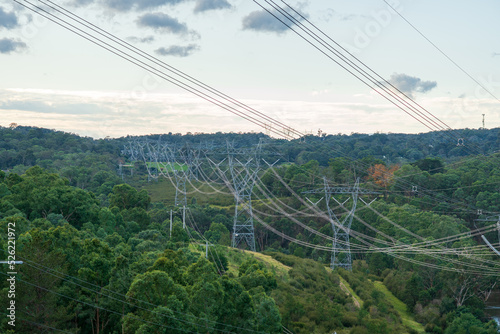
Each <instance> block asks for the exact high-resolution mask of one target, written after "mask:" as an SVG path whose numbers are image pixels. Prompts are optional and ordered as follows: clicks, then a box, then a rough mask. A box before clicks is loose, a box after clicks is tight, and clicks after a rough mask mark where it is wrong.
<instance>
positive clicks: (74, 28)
mask: <svg viewBox="0 0 500 334" xmlns="http://www.w3.org/2000/svg"><path fill="white" fill-rule="evenodd" d="M13 1H14V2H16V3H18V4H20V5H21V6H23V7H25V8H27V9H29V10H31V11H33V12H35V13H37V14H39V15H41V16H43V17H45V18H46V19H48V20H50V21H52V22H53V23H55V24H57V25H59V26H61V27H63V28H64V29H67V30H69V31H71V32H73V33H74V34H76V35H78V36H80V37H82V38H84V39H86V40H88V41H90V42H91V43H94V44H96V45H97V46H99V47H101V48H103V49H105V50H107V51H108V52H111V53H113V54H115V55H117V56H119V57H120V58H122V59H124V60H126V61H128V62H131V63H132V64H134V65H136V66H138V67H140V68H142V69H144V70H146V71H148V72H150V73H152V74H154V75H156V76H158V77H160V78H162V79H164V80H166V81H168V82H170V83H172V84H174V85H175V86H177V87H179V88H182V89H184V90H186V91H188V92H190V93H192V94H194V95H196V96H198V97H200V98H202V99H203V100H205V101H208V102H210V103H212V104H215V105H216V106H218V107H220V108H222V109H225V110H227V111H229V112H230V113H232V114H234V115H237V116H239V117H241V118H243V119H245V120H247V121H249V122H251V123H253V124H255V125H257V126H259V127H261V128H264V129H266V130H268V131H270V132H272V133H273V134H275V135H277V136H279V137H283V138H286V139H293V138H298V137H302V136H303V134H302V133H301V132H300V131H297V130H295V129H294V128H292V127H290V126H288V125H286V124H284V123H282V122H280V121H278V120H275V119H273V118H271V117H269V116H267V115H265V114H264V113H262V112H260V111H258V110H256V109H254V108H251V107H249V106H247V105H246V104H244V103H242V102H239V101H238V100H236V99H233V98H231V97H229V96H228V95H226V94H223V93H222V92H220V91H218V90H216V89H215V88H213V87H211V86H209V85H207V84H204V83H203V82H201V81H199V80H197V79H194V78H193V77H191V76H189V75H187V74H185V73H184V72H182V71H180V70H178V69H176V68H175V67H173V66H170V65H168V64H166V63H165V62H163V61H161V60H159V59H157V58H156V57H154V56H152V55H150V54H148V53H146V52H144V51H142V50H140V49H138V48H136V47H134V46H132V45H131V44H129V43H127V42H125V41H124V40H122V39H120V38H118V37H116V36H114V35H113V34H111V33H109V32H107V31H106V30H104V29H101V28H99V27H97V26H96V25H93V24H90V23H89V22H88V21H86V20H84V19H82V18H80V17H79V16H77V15H76V14H73V13H72V12H71V11H69V10H66V9H64V8H63V7H62V6H59V5H57V4H55V3H53V2H51V1H43V0H39V2H40V3H42V4H44V5H45V6H47V7H48V9H50V10H46V9H44V8H42V7H40V6H37V5H36V4H34V3H32V2H30V1H27V0H25V1H23V2H21V1H19V0H13ZM27 4H28V5H30V6H28V5H27ZM54 13H59V14H61V15H62V16H63V17H65V18H67V19H68V20H70V21H71V22H73V23H71V22H70V21H68V20H65V19H63V18H60V17H58V16H57V15H55V14H54ZM68 13H70V14H71V15H70V14H68ZM95 33H97V34H98V35H100V37H97V36H96V35H95ZM158 67H159V68H160V69H158ZM167 72H168V73H167Z"/></svg>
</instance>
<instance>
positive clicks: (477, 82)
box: [382, 0, 500, 124]
mask: <svg viewBox="0 0 500 334" xmlns="http://www.w3.org/2000/svg"><path fill="white" fill-rule="evenodd" d="M382 1H383V2H385V3H386V4H387V6H389V8H391V9H392V10H393V11H394V12H395V13H396V14H397V15H398V16H399V17H401V18H402V19H403V20H404V21H405V22H406V23H408V24H409V25H410V27H412V28H413V30H415V31H416V32H417V33H418V34H419V35H420V36H422V37H423V38H424V39H425V40H426V41H427V42H429V43H430V44H431V45H432V46H433V47H434V48H435V49H436V50H438V51H439V53H441V54H442V55H443V56H445V57H446V59H448V60H449V61H450V62H451V63H452V64H453V65H455V67H457V68H458V69H459V70H460V71H462V72H463V73H464V74H465V75H466V76H468V77H469V78H470V79H472V81H474V82H475V83H476V84H478V85H479V87H481V88H482V89H484V91H485V92H487V93H488V94H489V95H491V97H493V98H494V99H495V100H497V101H498V102H500V99H499V98H498V97H496V96H495V94H493V93H492V92H491V91H490V90H489V89H487V88H486V87H484V85H483V84H481V83H480V82H479V81H478V80H477V79H476V78H474V77H473V76H472V75H471V74H469V72H467V71H466V70H465V69H464V68H463V67H462V66H460V65H459V64H458V63H457V62H456V61H454V60H453V59H451V57H450V56H448V55H447V54H446V53H445V52H444V51H443V50H441V49H440V48H439V47H438V46H437V45H436V44H434V43H433V42H432V41H431V40H430V39H429V38H427V36H425V35H424V34H423V33H422V32H421V31H420V30H419V29H418V28H417V27H415V26H414V25H413V24H412V23H411V22H410V21H409V20H408V19H407V18H406V17H404V16H403V14H401V13H400V12H399V11H398V10H397V9H396V8H394V6H392V5H391V4H390V3H389V2H387V0H382ZM483 124H484V119H483Z"/></svg>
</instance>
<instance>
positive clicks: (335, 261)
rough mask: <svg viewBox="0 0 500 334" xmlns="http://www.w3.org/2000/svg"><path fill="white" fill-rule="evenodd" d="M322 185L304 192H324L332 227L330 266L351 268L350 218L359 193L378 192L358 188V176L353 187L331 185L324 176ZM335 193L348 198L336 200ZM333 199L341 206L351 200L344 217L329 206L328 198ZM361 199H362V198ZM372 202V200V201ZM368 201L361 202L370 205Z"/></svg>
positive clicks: (333, 267) (354, 209)
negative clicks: (320, 187)
mask: <svg viewBox="0 0 500 334" xmlns="http://www.w3.org/2000/svg"><path fill="white" fill-rule="evenodd" d="M323 183H324V187H323V189H316V190H309V191H305V192H304V193H309V194H313V193H324V198H325V202H326V208H327V211H328V217H329V218H330V223H331V224H332V229H333V246H332V257H331V261H330V267H331V268H332V269H335V268H343V269H345V270H349V271H350V270H352V257H351V245H350V241H349V234H350V232H351V224H352V219H353V218H354V214H355V212H356V206H357V203H358V198H359V195H360V194H379V193H378V192H375V191H371V190H366V189H360V188H359V178H357V179H356V183H355V184H354V186H353V187H331V186H330V185H329V184H328V182H327V181H326V178H323ZM335 194H347V195H349V198H348V199H346V200H345V201H344V202H343V203H341V202H340V201H338V200H337V199H336V198H335V197H334V196H333V195H335ZM331 199H333V200H334V201H335V202H337V204H338V205H339V206H341V207H343V208H344V209H345V207H344V204H346V203H347V201H349V200H352V204H351V209H350V210H349V211H348V213H347V215H346V216H344V219H342V220H340V218H339V217H338V216H337V215H336V214H335V212H334V210H333V209H332V208H331V206H330V200H331ZM362 201H363V200H362ZM372 202H373V201H372ZM372 202H370V203H365V202H364V201H363V203H365V204H367V205H370V204H371V203H372Z"/></svg>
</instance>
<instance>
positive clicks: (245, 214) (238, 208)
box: [227, 141, 262, 252]
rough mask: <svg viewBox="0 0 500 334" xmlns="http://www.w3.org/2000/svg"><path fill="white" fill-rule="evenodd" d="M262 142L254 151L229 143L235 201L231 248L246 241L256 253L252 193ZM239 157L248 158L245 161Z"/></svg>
mask: <svg viewBox="0 0 500 334" xmlns="http://www.w3.org/2000/svg"><path fill="white" fill-rule="evenodd" d="M261 148H262V141H261V142H259V144H258V145H257V147H256V148H255V149H253V150H250V151H249V150H241V149H240V150H238V149H236V148H235V146H234V142H227V155H228V164H229V172H230V175H231V179H232V188H233V194H234V199H235V206H234V221H233V236H232V239H231V246H232V247H234V248H237V247H238V246H239V245H240V244H241V241H243V240H245V242H246V244H247V245H248V247H249V248H250V250H251V251H254V252H255V234H254V226H253V212H252V191H253V186H254V184H255V179H256V177H257V173H258V172H259V170H260V153H261ZM237 156H240V157H246V159H245V160H243V159H241V158H240V159H238V158H237Z"/></svg>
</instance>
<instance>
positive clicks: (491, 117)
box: [0, 89, 500, 138]
mask: <svg viewBox="0 0 500 334" xmlns="http://www.w3.org/2000/svg"><path fill="white" fill-rule="evenodd" d="M133 96H134V94H133V93H132V92H92V91H51V90H33V89H31V90H29V89H10V90H0V113H1V114H2V120H1V121H0V125H2V126H8V124H10V123H18V124H21V125H32V126H40V127H47V128H50V129H57V130H63V131H68V132H74V133H78V134H80V135H85V136H91V137H96V138H103V137H106V136H110V137H120V136H125V135H128V134H131V135H146V134H151V133H168V132H173V133H186V132H192V133H194V132H207V133H213V132H218V131H221V132H231V131H232V132H240V131H242V132H248V131H256V132H264V130H263V129H262V128H260V127H258V126H256V125H254V124H252V123H250V122H248V121H246V120H244V119H242V118H240V117H238V116H235V115H233V114H231V113H230V112H228V111H227V110H224V109H221V108H219V107H217V106H215V105H213V104H210V103H208V102H206V101H203V100H201V99H199V98H197V97H195V96H192V95H188V94H146V95H144V96H142V97H141V98H133ZM357 99H359V102H350V103H345V102H329V103H328V102H304V101H269V100H246V101H241V102H244V103H245V104H247V105H248V106H251V107H252V108H254V109H256V110H259V111H260V112H262V113H264V114H266V115H268V116H270V117H272V118H274V119H277V120H279V121H281V122H283V123H284V124H287V125H289V126H291V127H293V128H295V129H297V130H299V131H301V132H306V131H313V132H314V133H315V132H316V131H317V130H318V129H319V128H321V129H322V130H323V131H324V132H325V133H329V134H336V133H344V134H349V133H351V132H358V133H375V132H377V131H380V130H382V131H383V132H396V133H397V132H405V133H418V132H427V131H429V129H427V128H425V127H423V126H422V125H421V124H419V123H418V122H416V121H415V120H413V119H412V118H410V117H409V116H407V115H406V114H404V113H403V112H401V111H400V110H399V109H396V108H395V107H394V106H392V105H391V104H388V103H385V102H379V103H376V102H375V103H374V101H373V100H372V99H371V98H370V97H369V96H368V97H361V96H359V97H358V98H357ZM421 103H422V105H424V106H426V107H427V108H428V110H431V111H433V113H435V114H436V115H437V116H438V117H439V118H440V119H442V120H443V121H444V122H446V123H447V124H448V125H450V126H451V127H452V128H465V127H471V128H474V127H480V126H481V124H480V123H481V117H482V116H481V114H482V113H486V115H487V116H486V120H487V121H486V125H487V127H488V124H498V123H499V122H500V112H499V111H498V108H497V104H498V102H497V101H496V100H493V99H468V98H451V97H443V98H428V99H423V100H422V101H421ZM2 106H3V107H2Z"/></svg>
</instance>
